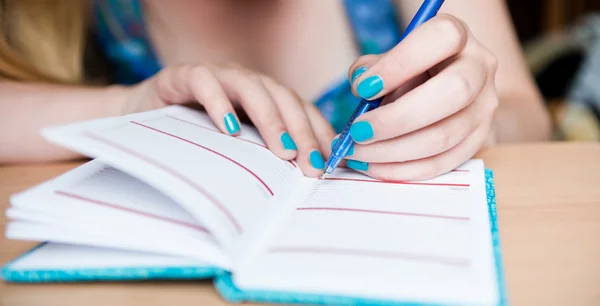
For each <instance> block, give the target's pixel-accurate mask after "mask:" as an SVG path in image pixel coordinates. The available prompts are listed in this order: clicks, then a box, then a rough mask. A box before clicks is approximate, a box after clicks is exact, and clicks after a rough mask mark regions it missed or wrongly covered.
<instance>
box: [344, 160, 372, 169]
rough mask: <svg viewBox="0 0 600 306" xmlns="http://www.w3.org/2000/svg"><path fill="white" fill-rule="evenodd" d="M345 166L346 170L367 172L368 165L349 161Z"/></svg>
mask: <svg viewBox="0 0 600 306" xmlns="http://www.w3.org/2000/svg"><path fill="white" fill-rule="evenodd" d="M346 166H348V168H350V169H352V170H357V171H367V170H369V164H367V163H365V162H361V161H357V160H351V159H349V160H347V161H346Z"/></svg>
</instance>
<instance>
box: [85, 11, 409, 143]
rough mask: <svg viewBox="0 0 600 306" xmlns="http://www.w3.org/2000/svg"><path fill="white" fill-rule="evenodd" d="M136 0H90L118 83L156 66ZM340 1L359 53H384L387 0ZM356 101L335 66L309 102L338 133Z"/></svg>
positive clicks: (388, 43)
mask: <svg viewBox="0 0 600 306" xmlns="http://www.w3.org/2000/svg"><path fill="white" fill-rule="evenodd" d="M138 1H139V0H97V1H95V19H96V20H95V21H96V23H95V24H96V28H95V34H96V35H97V38H98V40H99V42H100V44H101V46H102V48H103V51H104V52H105V54H106V56H107V57H108V59H109V60H110V61H111V62H112V63H114V64H115V65H114V66H115V71H114V75H112V76H111V77H112V79H113V80H114V81H115V82H117V83H120V84H135V83H138V82H140V81H143V80H144V79H147V78H149V77H151V76H152V75H154V74H155V73H156V72H158V71H159V70H160V69H161V65H160V62H159V60H158V59H157V56H156V55H155V53H154V51H153V50H152V48H151V44H150V42H149V40H148V37H147V34H146V31H145V29H144V21H143V11H142V9H141V5H140V3H139V2H138ZM343 1H344V5H345V8H346V12H347V15H348V19H349V21H350V24H351V28H352V31H353V33H354V37H355V40H356V43H357V45H358V46H359V51H360V52H361V54H377V53H383V52H386V51H388V50H389V49H391V48H392V47H393V46H395V45H396V44H397V43H398V42H399V41H400V37H401V33H400V24H399V22H398V18H397V16H396V14H395V10H394V6H393V5H394V4H393V3H391V2H390V0H343ZM359 101H360V99H359V98H357V97H355V96H354V95H353V94H352V92H351V89H350V84H349V82H348V79H347V76H346V71H340V81H339V82H337V83H335V84H332V85H331V87H330V89H329V90H326V91H325V92H324V93H323V94H322V95H321V96H320V97H319V98H318V99H316V100H315V101H313V102H314V103H315V105H316V106H317V107H318V108H319V109H320V111H321V112H322V113H323V115H324V116H325V117H326V118H327V119H328V120H329V121H330V122H331V124H332V125H333V127H334V129H335V130H336V131H337V132H338V133H339V132H340V131H341V130H342V128H343V127H344V124H346V121H347V120H348V118H349V117H350V116H351V115H352V112H353V111H354V109H355V107H356V105H357V104H358V102H359Z"/></svg>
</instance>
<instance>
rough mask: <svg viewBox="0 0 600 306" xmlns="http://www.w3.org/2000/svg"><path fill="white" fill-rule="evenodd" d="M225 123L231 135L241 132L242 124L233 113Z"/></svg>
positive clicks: (226, 118) (227, 116) (226, 117)
mask: <svg viewBox="0 0 600 306" xmlns="http://www.w3.org/2000/svg"><path fill="white" fill-rule="evenodd" d="M223 121H225V128H226V129H227V132H229V134H235V133H237V132H239V131H240V124H239V123H238V121H237V119H236V118H235V116H234V115H233V114H232V113H227V115H225V118H224V119H223Z"/></svg>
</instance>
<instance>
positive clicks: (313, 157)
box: [308, 150, 325, 170]
mask: <svg viewBox="0 0 600 306" xmlns="http://www.w3.org/2000/svg"><path fill="white" fill-rule="evenodd" d="M308 159H309V161H310V164H311V165H312V166H313V168H316V169H319V170H322V169H324V168H325V161H324V160H323V156H321V153H319V151H317V150H314V151H312V152H310V155H309V156H308Z"/></svg>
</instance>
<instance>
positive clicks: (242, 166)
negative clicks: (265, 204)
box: [130, 121, 275, 196]
mask: <svg viewBox="0 0 600 306" xmlns="http://www.w3.org/2000/svg"><path fill="white" fill-rule="evenodd" d="M130 122H131V123H133V124H135V125H139V126H141V127H144V128H146V129H149V130H152V131H155V132H158V133H161V134H163V135H167V136H170V137H173V138H175V139H179V140H181V141H184V142H187V143H189V144H191V145H194V146H196V147H198V148H202V149H204V150H206V151H209V152H211V153H214V154H216V155H218V156H221V157H223V158H225V159H226V160H228V161H230V162H232V163H234V164H235V165H237V166H238V167H240V168H242V169H244V170H246V172H248V173H249V174H250V175H252V176H253V177H254V178H256V179H257V180H258V181H259V182H260V183H261V184H262V185H263V186H264V187H265V188H266V189H267V191H268V192H269V193H270V194H271V195H272V196H273V195H275V194H274V193H273V191H272V190H271V188H269V186H268V185H267V184H266V183H265V182H264V181H263V180H262V179H261V178H260V177H258V175H256V173H254V172H252V170H250V169H248V168H246V166H244V165H242V164H240V163H239V162H237V161H235V160H233V159H232V158H230V157H229V156H226V155H224V154H222V153H219V152H217V151H215V150H213V149H211V148H207V147H205V146H203V145H201V144H198V143H195V142H193V141H191V140H188V139H185V138H183V137H180V136H177V135H174V134H171V133H168V132H165V131H163V130H159V129H157V128H153V127H151V126H148V125H145V124H143V123H139V122H136V121H130Z"/></svg>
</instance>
